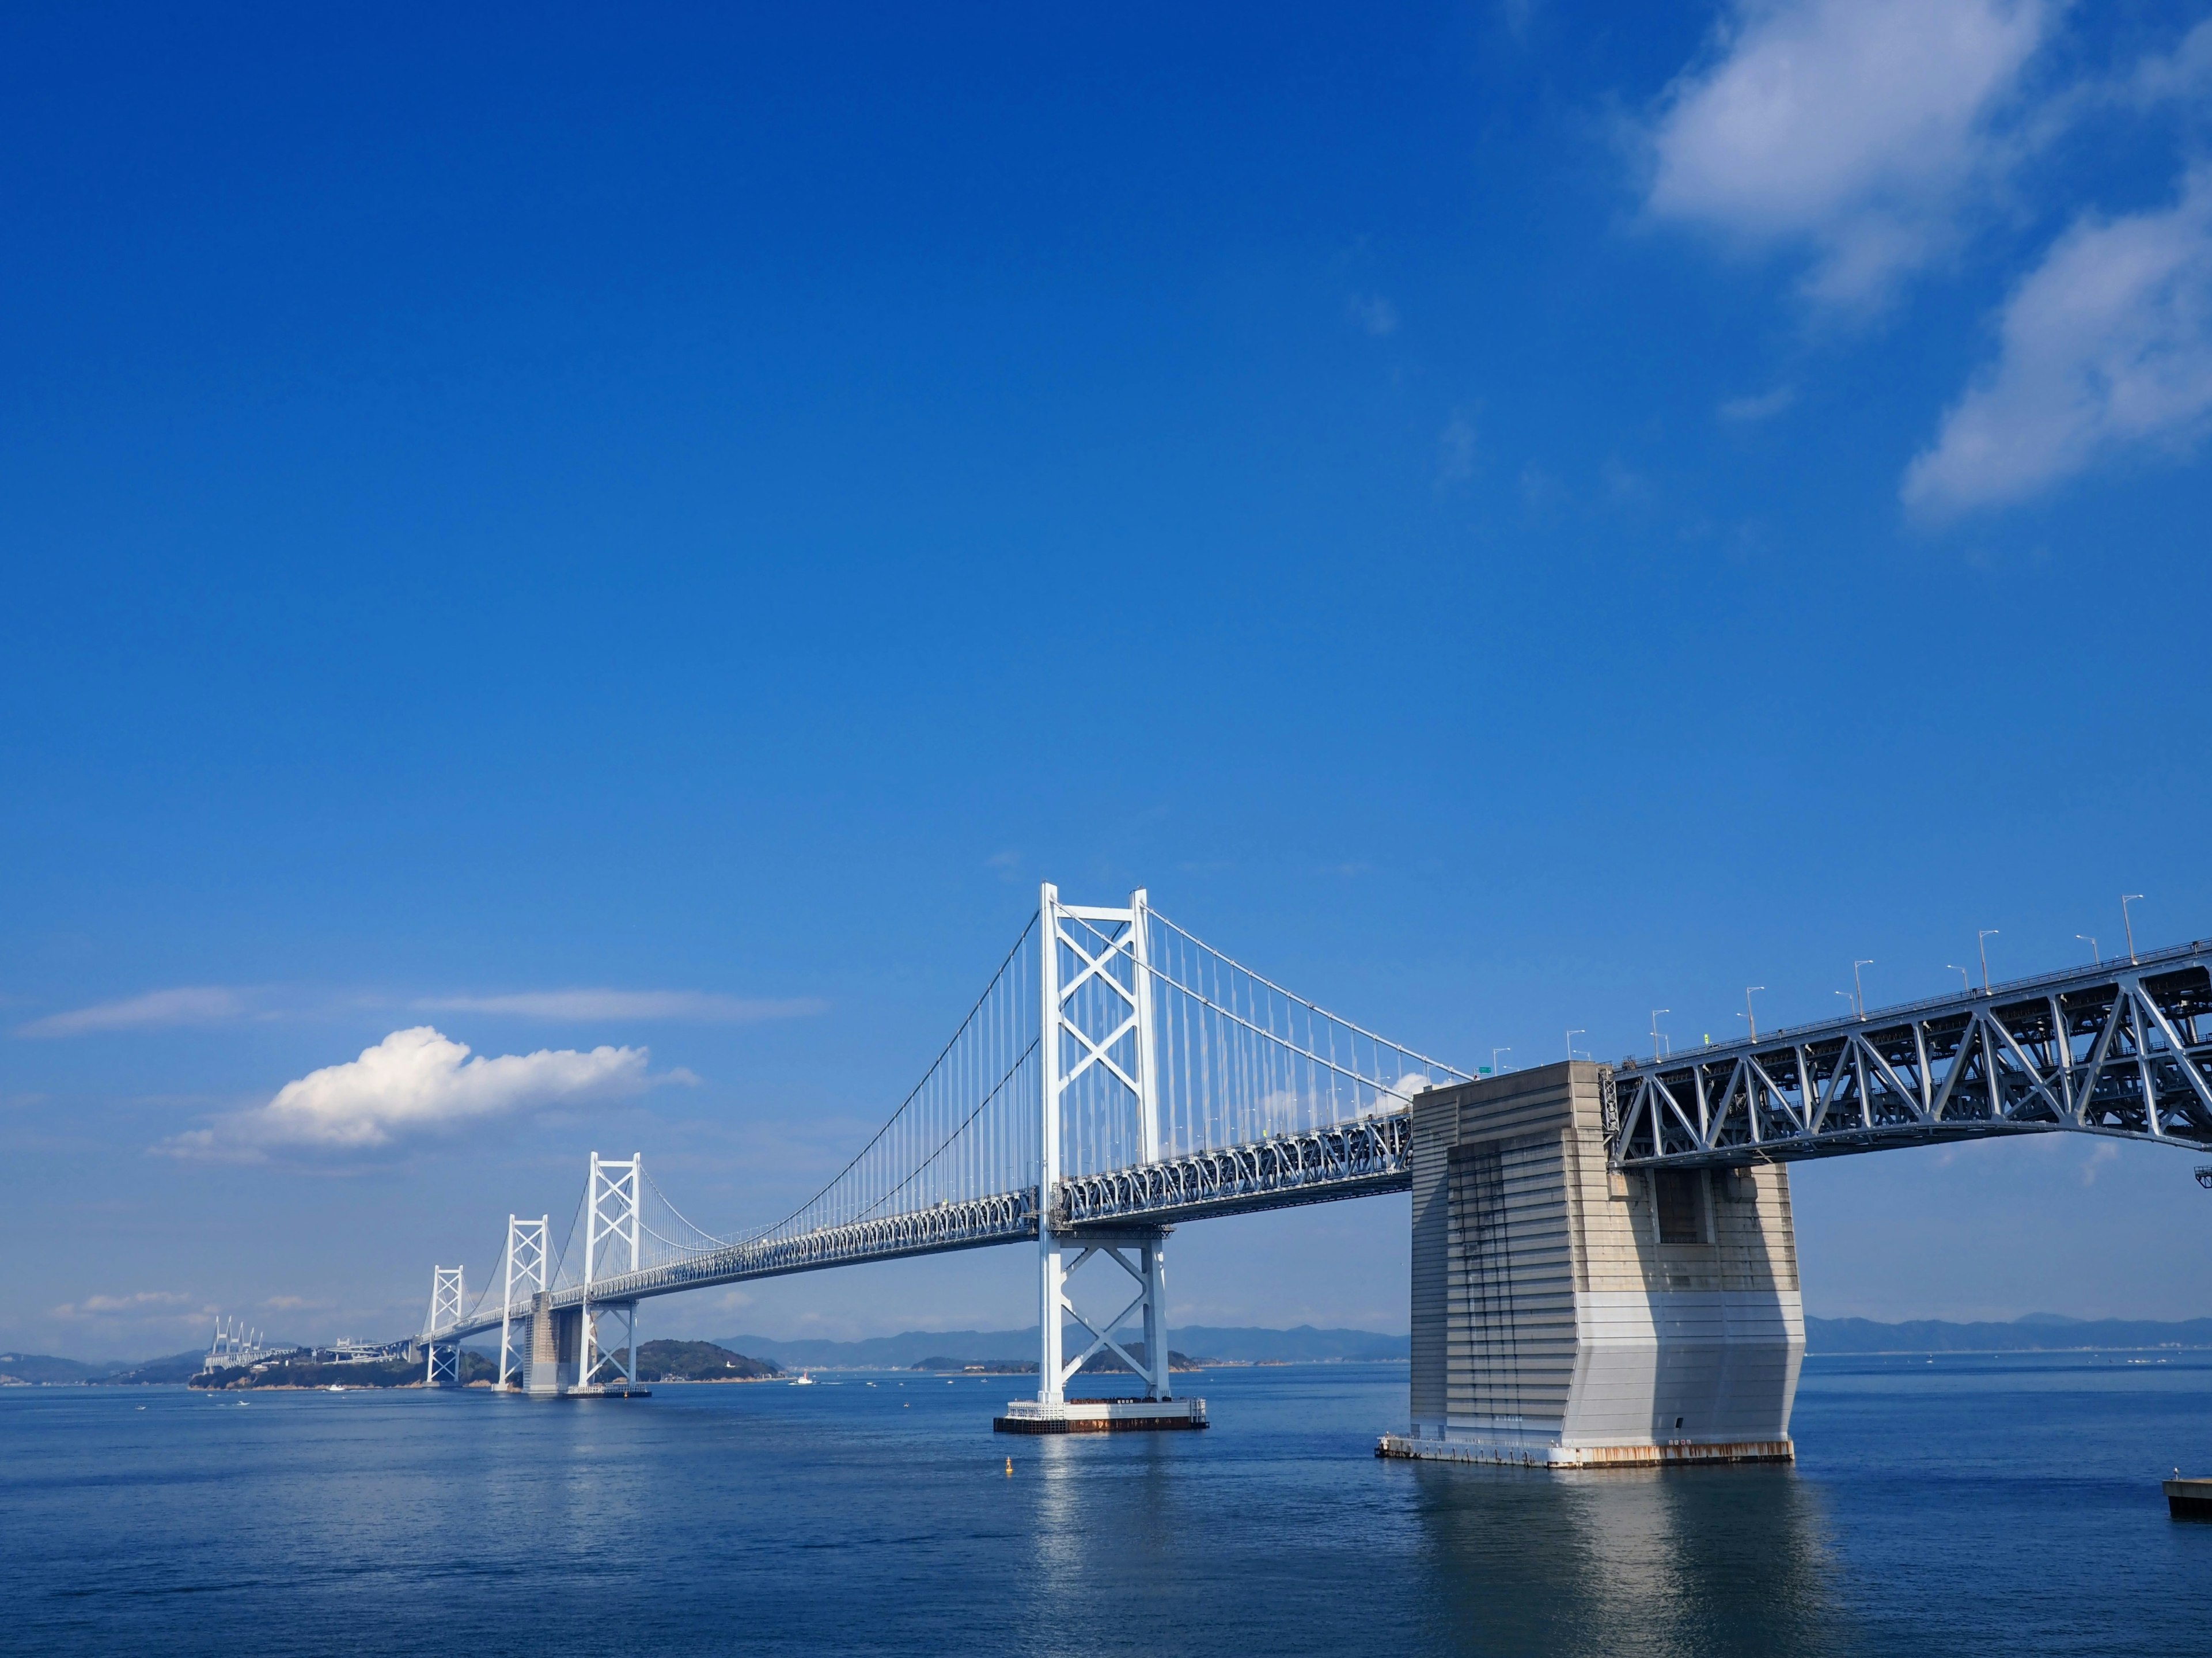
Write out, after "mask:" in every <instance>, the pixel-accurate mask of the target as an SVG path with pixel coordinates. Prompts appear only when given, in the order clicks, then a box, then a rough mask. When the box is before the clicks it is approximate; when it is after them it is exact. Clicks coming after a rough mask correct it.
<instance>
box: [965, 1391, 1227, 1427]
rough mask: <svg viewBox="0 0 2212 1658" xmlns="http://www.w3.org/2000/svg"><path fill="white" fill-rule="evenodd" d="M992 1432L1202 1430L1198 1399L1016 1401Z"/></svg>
mask: <svg viewBox="0 0 2212 1658" xmlns="http://www.w3.org/2000/svg"><path fill="white" fill-rule="evenodd" d="M991 1426H992V1428H993V1429H994V1430H995V1431H997V1432H999V1433H1002V1434H1098V1433H1125V1432H1132V1431H1134V1432H1139V1433H1148V1432H1159V1431H1162V1430H1170V1429H1177V1428H1203V1427H1204V1426H1206V1401H1205V1400H1202V1399H1070V1400H1063V1401H1062V1402H1060V1403H1059V1404H1057V1405H1041V1404H1039V1403H1038V1402H1037V1401H1036V1400H1034V1399H1017V1400H1013V1401H1012V1403H1010V1404H1009V1405H1008V1406H1006V1414H1005V1415H1004V1416H1002V1417H999V1418H994V1420H993V1422H992V1424H991Z"/></svg>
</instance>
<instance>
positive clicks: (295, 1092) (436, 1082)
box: [157, 1025, 678, 1162]
mask: <svg viewBox="0 0 2212 1658" xmlns="http://www.w3.org/2000/svg"><path fill="white" fill-rule="evenodd" d="M649 1057H650V1056H649V1054H648V1053H647V1050H646V1049H644V1048H608V1047H600V1048H593V1049H592V1050H591V1051H590V1052H589V1053H582V1052H579V1051H577V1050H576V1049H574V1048H561V1049H545V1048H541V1049H539V1050H538V1052H537V1053H535V1054H503V1055H501V1057H499V1058H497V1059H487V1058H485V1057H484V1056H483V1055H482V1054H477V1055H476V1056H475V1057H473V1058H471V1056H470V1051H469V1048H468V1045H467V1044H466V1043H465V1042H455V1041H453V1039H452V1038H451V1037H449V1036H447V1035H444V1034H443V1033H441V1032H440V1031H438V1030H436V1029H433V1028H432V1027H431V1026H429V1025H417V1026H415V1027H414V1028H413V1029H407V1030H395V1031H393V1032H392V1034H391V1035H388V1036H386V1038H385V1039H384V1040H383V1041H382V1042H379V1043H377V1044H376V1045H375V1046H374V1047H373V1048H364V1049H362V1053H361V1056H360V1057H359V1058H358V1059H355V1060H347V1061H345V1062H344V1063H343V1064H339V1065H331V1066H324V1067H323V1068H322V1069H321V1070H319V1071H313V1072H308V1073H307V1075H306V1076H304V1077H301V1078H299V1079H298V1080H296V1081H294V1082H289V1083H287V1084H284V1086H283V1088H281V1089H279V1090H277V1091H276V1096H275V1097H274V1098H272V1099H271V1100H270V1102H269V1103H268V1104H266V1105H264V1106H260V1107H258V1108H254V1109H252V1110H249V1111H239V1112H234V1113H232V1114H229V1115H228V1116H225V1117H222V1118H219V1119H217V1120H216V1122H215V1123H214V1124H213V1125H212V1126H211V1127H207V1128H201V1129H195V1130H192V1131H191V1132H189V1133H182V1134H179V1135H176V1136H174V1137H173V1139H169V1140H167V1141H166V1142H164V1143H163V1144H162V1145H161V1146H160V1147H159V1148H157V1149H159V1150H161V1151H167V1152H169V1153H170V1154H172V1155H173V1156H178V1157H205V1158H213V1159H219V1160H229V1161H243V1162H260V1161H264V1160H265V1159H266V1158H267V1157H269V1155H270V1153H271V1152H273V1151H295V1152H306V1153H311V1154H312V1153H323V1154H331V1153H340V1154H343V1153H345V1152H352V1151H378V1150H381V1149H383V1148H385V1147H387V1146H390V1145H393V1144H394V1143H396V1142H398V1141H399V1140H401V1139H407V1138H410V1137H422V1136H429V1135H435V1134H441V1133H452V1132H454V1131H455V1130H458V1129H460V1128H464V1127H468V1126H469V1125H471V1124H474V1123H479V1122H484V1121H491V1120H493V1119H495V1118H499V1117H502V1116H508V1115H512V1114H515V1113H517V1112H520V1111H525V1110H530V1109H534V1108H541V1107H544V1106H550V1105H571V1106H574V1105H591V1104H599V1103H603V1102H608V1101H611V1100H618V1099H628V1098H632V1097H635V1096H637V1095H639V1094H641V1093H643V1092H644V1091H645V1090H647V1088H649V1087H651V1086H653V1084H654V1083H656V1082H659V1081H664V1080H676V1079H678V1078H676V1077H674V1076H671V1077H669V1078H655V1077H652V1076H649V1075H648V1074H647V1070H646V1066H647V1060H648V1058H649Z"/></svg>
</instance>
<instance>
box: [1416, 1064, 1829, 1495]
mask: <svg viewBox="0 0 2212 1658" xmlns="http://www.w3.org/2000/svg"><path fill="white" fill-rule="evenodd" d="M1611 1080H1612V1078H1611V1075H1610V1072H1608V1071H1607V1069H1606V1068H1605V1067H1602V1066H1596V1065H1592V1064H1589V1063H1586V1062H1583V1061H1579V1060H1577V1061H1575V1062H1573V1063H1571V1064H1563V1065H1553V1066H1544V1067H1542V1068H1541V1069H1539V1070H1533V1071H1519V1072H1511V1073H1510V1074H1509V1075H1506V1076H1503V1077H1492V1078H1484V1079H1482V1080H1480V1081H1478V1082H1474V1083H1468V1084H1462V1085H1460V1086H1457V1087H1453V1088H1443V1089H1435V1090H1430V1091H1429V1092H1427V1093H1425V1094H1419V1095H1417V1096H1414V1099H1413V1151H1412V1160H1413V1424H1412V1429H1411V1431H1410V1432H1408V1433H1406V1434H1402V1435H1400V1434H1393V1435H1389V1436H1387V1437H1386V1438H1385V1439H1384V1440H1383V1444H1382V1447H1381V1450H1382V1453H1383V1455H1395V1456H1419V1457H1434V1458H1439V1459H1443V1460H1448V1461H1482V1462H1515V1463H1522V1462H1526V1463H1534V1464H1540V1465H1544V1466H1549V1467H1592V1466H1624V1465H1626V1466H1634V1465H1639V1464H1642V1465H1650V1464H1659V1463H1673V1462H1707V1461H1715V1462H1736V1461H1788V1460H1790V1458H1791V1457H1792V1456H1793V1455H1795V1453H1794V1451H1793V1449H1792V1448H1791V1446H1790V1406H1791V1403H1792V1401H1793V1400H1794V1399H1795V1397H1796V1391H1797V1372H1798V1368H1799V1366H1800V1364H1801V1363H1802V1361H1803V1358H1804V1354H1805V1318H1804V1309H1803V1303H1802V1300H1801V1298H1800V1297H1799V1294H1798V1289H1797V1249H1796V1238H1795V1236H1794V1233H1793V1230H1792V1228H1791V1225H1790V1180H1789V1175H1787V1174H1786V1173H1785V1172H1784V1170H1783V1169H1779V1168H1777V1167H1771V1166H1768V1167H1762V1168H1751V1169H1731V1170H1726V1171H1717V1172H1710V1173H1709V1172H1705V1171H1684V1170H1666V1171H1662V1172H1661V1173H1659V1174H1658V1175H1656V1176H1653V1175H1623V1174H1620V1173H1617V1172H1615V1171H1614V1170H1613V1169H1612V1168H1611V1167H1610V1166H1609V1164H1608V1162H1607V1155H1606V1149H1607V1148H1606V1110H1605V1103H1606V1096H1607V1091H1608V1090H1609V1088H1610V1084H1611Z"/></svg>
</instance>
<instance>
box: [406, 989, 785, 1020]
mask: <svg viewBox="0 0 2212 1658" xmlns="http://www.w3.org/2000/svg"><path fill="white" fill-rule="evenodd" d="M415 1005H416V1006H417V1007H419V1008H424V1009H428V1010H439V1011H445V1010H455V1011H463V1012H468V1013H512V1014H516V1015H519V1016H520V1017H523V1018H526V1019H683V1020H690V1021H691V1022H693V1023H699V1024H753V1023H758V1022H759V1021H761V1020H763V1019H795V1018H799V1017H804V1016H805V1015H807V1014H810V1013H821V1012H823V1011H827V1010H828V1008H829V1004H828V1003H827V1002H824V1001H823V1000H822V999H819V998H818V997H813V996H795V997H787V998H784V999H781V1000H766V999H756V998H749V997H744V996H721V995H716V994H714V993H712V992H709V991H704V990H526V991H522V992H520V993H516V994H514V995H511V996H437V997H424V998H422V999H419V1000H417V1001H416V1004H415Z"/></svg>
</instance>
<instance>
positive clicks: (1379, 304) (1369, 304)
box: [1346, 294, 1398, 339]
mask: <svg viewBox="0 0 2212 1658" xmlns="http://www.w3.org/2000/svg"><path fill="white" fill-rule="evenodd" d="M1346 308H1347V309H1349V310H1350V311H1351V313H1352V321H1354V322H1355V323H1358V325H1359V326H1360V327H1361V328H1363V329H1364V330H1365V331H1367V332H1368V333H1370V334H1372V335H1374V336H1375V337H1376V338H1377V339H1382V338H1383V337H1385V336H1387V335H1391V334H1395V333H1396V332H1397V331H1398V307H1396V306H1395V305H1393V304H1391V303H1390V301H1388V300H1386V299H1384V298H1383V296H1382V295H1380V294H1355V295H1352V298H1351V299H1350V300H1349V301H1346Z"/></svg>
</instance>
